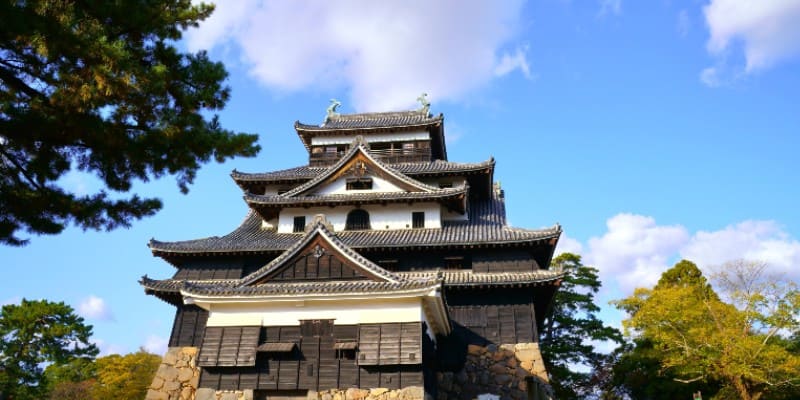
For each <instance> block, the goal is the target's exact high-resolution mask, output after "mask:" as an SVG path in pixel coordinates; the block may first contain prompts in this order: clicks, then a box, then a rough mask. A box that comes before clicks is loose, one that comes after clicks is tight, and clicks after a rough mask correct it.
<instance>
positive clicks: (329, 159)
mask: <svg viewBox="0 0 800 400" xmlns="http://www.w3.org/2000/svg"><path fill="white" fill-rule="evenodd" d="M344 153H345V152H344V151H339V152H336V153H318V154H312V155H311V157H310V159H309V165H310V166H312V167H326V166H329V165H331V164H334V163H335V162H336V161H338V160H339V158H341V157H342V156H343V155H344ZM370 154H372V155H373V156H375V157H376V158H377V159H379V160H381V161H383V162H385V163H398V162H418V161H430V159H431V149H381V150H370Z"/></svg>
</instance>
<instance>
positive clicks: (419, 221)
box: [411, 211, 425, 229]
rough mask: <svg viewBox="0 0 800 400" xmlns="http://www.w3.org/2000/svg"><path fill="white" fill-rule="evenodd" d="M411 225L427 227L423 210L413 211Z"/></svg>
mask: <svg viewBox="0 0 800 400" xmlns="http://www.w3.org/2000/svg"><path fill="white" fill-rule="evenodd" d="M411 227H412V228H414V229H418V228H424V227H425V213H424V212H422V211H415V212H412V213H411Z"/></svg>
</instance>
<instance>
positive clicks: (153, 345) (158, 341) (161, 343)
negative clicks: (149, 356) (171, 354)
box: [142, 335, 169, 355]
mask: <svg viewBox="0 0 800 400" xmlns="http://www.w3.org/2000/svg"><path fill="white" fill-rule="evenodd" d="M167 343H169V341H168V340H167V339H166V338H162V337H161V336H158V335H150V336H148V337H147V340H145V342H144V345H142V347H144V349H145V350H147V351H149V352H150V353H153V354H158V355H162V354H166V353H167Z"/></svg>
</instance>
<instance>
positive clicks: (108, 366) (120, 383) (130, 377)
mask: <svg viewBox="0 0 800 400" xmlns="http://www.w3.org/2000/svg"><path fill="white" fill-rule="evenodd" d="M160 364H161V357H160V356H157V355H155V354H151V353H148V352H146V351H144V350H143V349H140V350H139V351H138V352H136V353H130V354H126V355H124V356H121V355H119V354H112V355H109V356H106V357H100V358H98V359H97V381H96V382H95V383H94V386H93V387H92V397H93V398H95V399H98V400H99V399H118V400H141V399H143V398H144V397H145V395H146V394H147V388H148V386H150V384H151V383H152V382H153V376H154V375H155V373H156V370H157V369H158V366H159V365H160Z"/></svg>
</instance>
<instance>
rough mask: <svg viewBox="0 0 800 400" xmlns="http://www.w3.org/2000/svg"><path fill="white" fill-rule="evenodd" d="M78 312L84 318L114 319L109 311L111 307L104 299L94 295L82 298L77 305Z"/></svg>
mask: <svg viewBox="0 0 800 400" xmlns="http://www.w3.org/2000/svg"><path fill="white" fill-rule="evenodd" d="M78 313H80V314H81V315H82V316H83V317H84V318H89V319H96V320H101V321H112V320H113V319H114V315H113V314H112V313H111V309H109V308H108V306H107V305H106V302H105V300H103V299H102V298H100V297H97V296H94V295H91V296H89V297H87V298H85V299H83V301H82V302H81V304H80V305H79V306H78Z"/></svg>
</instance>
